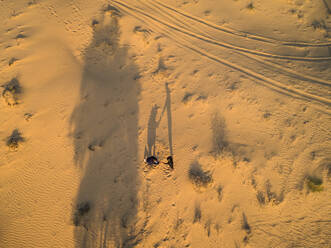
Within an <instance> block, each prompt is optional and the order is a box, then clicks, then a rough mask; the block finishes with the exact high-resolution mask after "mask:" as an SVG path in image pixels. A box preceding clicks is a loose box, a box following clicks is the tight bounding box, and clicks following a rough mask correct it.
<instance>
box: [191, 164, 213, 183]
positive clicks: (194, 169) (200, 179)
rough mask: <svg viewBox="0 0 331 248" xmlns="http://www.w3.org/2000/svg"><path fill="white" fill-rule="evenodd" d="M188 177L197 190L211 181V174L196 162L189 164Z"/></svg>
mask: <svg viewBox="0 0 331 248" xmlns="http://www.w3.org/2000/svg"><path fill="white" fill-rule="evenodd" d="M189 179H190V181H191V182H192V184H193V185H194V186H195V187H196V189H197V190H201V188H206V187H207V186H208V185H209V184H210V183H211V182H212V176H211V174H210V173H209V172H207V171H203V170H202V169H201V166H200V164H199V163H198V162H194V163H193V164H191V168H190V170H189Z"/></svg>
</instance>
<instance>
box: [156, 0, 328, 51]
mask: <svg viewBox="0 0 331 248" xmlns="http://www.w3.org/2000/svg"><path fill="white" fill-rule="evenodd" d="M154 3H156V4H158V5H159V6H160V7H163V8H166V9H168V10H170V11H172V12H175V13H177V14H179V15H181V16H184V17H186V18H189V19H191V20H193V21H195V22H198V23H200V24H203V25H205V26H208V27H211V28H213V29H215V30H218V31H222V32H224V33H228V34H231V35H235V36H239V37H243V38H247V39H252V40H257V41H261V42H266V43H273V44H278V45H284V46H294V47H328V46H331V43H330V42H325V43H309V42H291V41H283V40H277V39H273V38H268V37H265V36H261V35H256V34H249V33H246V32H243V31H237V30H234V29H231V28H225V27H221V26H219V25H216V24H214V23H211V22H209V21H206V20H204V19H201V18H199V17H196V16H193V15H191V14H188V13H185V12H184V11H182V10H178V9H176V8H174V7H171V6H169V5H166V4H164V3H162V2H160V1H157V0H154Z"/></svg>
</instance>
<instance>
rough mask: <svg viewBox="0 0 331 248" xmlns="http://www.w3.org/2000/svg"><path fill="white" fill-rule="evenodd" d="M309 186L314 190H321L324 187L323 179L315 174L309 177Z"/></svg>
mask: <svg viewBox="0 0 331 248" xmlns="http://www.w3.org/2000/svg"><path fill="white" fill-rule="evenodd" d="M307 186H308V189H309V190H310V191H312V192H321V191H323V189H324V187H323V181H322V179H319V178H317V177H313V176H309V177H308V178H307Z"/></svg>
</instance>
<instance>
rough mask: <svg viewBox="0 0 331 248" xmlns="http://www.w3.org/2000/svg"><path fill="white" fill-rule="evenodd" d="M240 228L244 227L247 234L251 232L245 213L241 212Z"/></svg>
mask: <svg viewBox="0 0 331 248" xmlns="http://www.w3.org/2000/svg"><path fill="white" fill-rule="evenodd" d="M242 229H244V230H245V231H246V233H247V234H250V233H251V227H250V225H249V224H248V221H247V217H246V215H245V213H243V219H242Z"/></svg>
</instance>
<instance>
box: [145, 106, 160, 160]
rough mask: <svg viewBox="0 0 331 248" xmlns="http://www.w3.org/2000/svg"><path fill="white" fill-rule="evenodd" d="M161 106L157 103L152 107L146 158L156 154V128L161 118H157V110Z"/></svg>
mask: <svg viewBox="0 0 331 248" xmlns="http://www.w3.org/2000/svg"><path fill="white" fill-rule="evenodd" d="M158 109H159V106H157V105H156V104H155V105H154V106H153V107H152V109H151V113H150V115H149V119H148V130H147V147H146V148H145V158H146V157H149V156H152V155H153V156H155V146H156V145H155V143H156V129H157V128H158V127H159V124H160V121H161V118H160V120H158V121H157V120H156V115H157V111H158Z"/></svg>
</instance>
